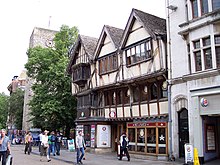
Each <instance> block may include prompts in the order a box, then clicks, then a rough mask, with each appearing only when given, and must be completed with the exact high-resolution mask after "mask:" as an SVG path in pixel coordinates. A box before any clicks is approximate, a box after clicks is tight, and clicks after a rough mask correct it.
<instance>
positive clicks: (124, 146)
mask: <svg viewBox="0 0 220 165" xmlns="http://www.w3.org/2000/svg"><path fill="white" fill-rule="evenodd" d="M128 143H129V140H128V137H127V135H126V133H125V132H124V133H123V134H122V135H121V137H120V158H119V160H122V157H123V153H125V154H126V156H127V158H128V161H130V155H129V153H128Z"/></svg>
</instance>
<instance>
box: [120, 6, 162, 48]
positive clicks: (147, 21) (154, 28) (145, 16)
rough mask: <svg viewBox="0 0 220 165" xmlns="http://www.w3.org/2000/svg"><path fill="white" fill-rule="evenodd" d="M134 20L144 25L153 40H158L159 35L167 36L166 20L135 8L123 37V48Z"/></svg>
mask: <svg viewBox="0 0 220 165" xmlns="http://www.w3.org/2000/svg"><path fill="white" fill-rule="evenodd" d="M134 19H136V20H137V21H139V22H140V23H141V24H142V26H143V27H144V28H145V29H146V31H147V32H148V33H149V35H150V36H151V37H152V38H154V39H156V37H157V36H158V35H166V19H163V18H160V17H157V16H155V15H151V14H149V13H145V12H143V11H140V10H137V9H134V8H133V9H132V11H131V14H130V17H129V19H128V22H127V25H126V27H125V31H124V34H123V37H122V42H121V44H122V46H124V44H125V42H126V39H127V37H128V35H129V31H130V29H131V28H132V26H133V23H134Z"/></svg>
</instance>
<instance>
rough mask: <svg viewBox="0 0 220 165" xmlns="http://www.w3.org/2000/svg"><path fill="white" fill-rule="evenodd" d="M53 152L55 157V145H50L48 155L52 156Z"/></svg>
mask: <svg viewBox="0 0 220 165" xmlns="http://www.w3.org/2000/svg"><path fill="white" fill-rule="evenodd" d="M51 151H52V153H53V155H55V143H52V144H49V150H48V155H49V156H50V152H51Z"/></svg>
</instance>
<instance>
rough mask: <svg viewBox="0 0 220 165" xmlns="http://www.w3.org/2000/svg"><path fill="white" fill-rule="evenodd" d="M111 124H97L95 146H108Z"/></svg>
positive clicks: (109, 143)
mask: <svg viewBox="0 0 220 165" xmlns="http://www.w3.org/2000/svg"><path fill="white" fill-rule="evenodd" d="M110 145H111V126H110V125H97V147H110Z"/></svg>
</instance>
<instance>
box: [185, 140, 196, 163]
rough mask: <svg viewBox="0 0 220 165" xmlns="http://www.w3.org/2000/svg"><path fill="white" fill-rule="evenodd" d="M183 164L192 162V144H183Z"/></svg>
mask: <svg viewBox="0 0 220 165" xmlns="http://www.w3.org/2000/svg"><path fill="white" fill-rule="evenodd" d="M184 148H185V163H186V164H187V163H192V162H193V161H194V153H193V146H192V144H185V145H184Z"/></svg>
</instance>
